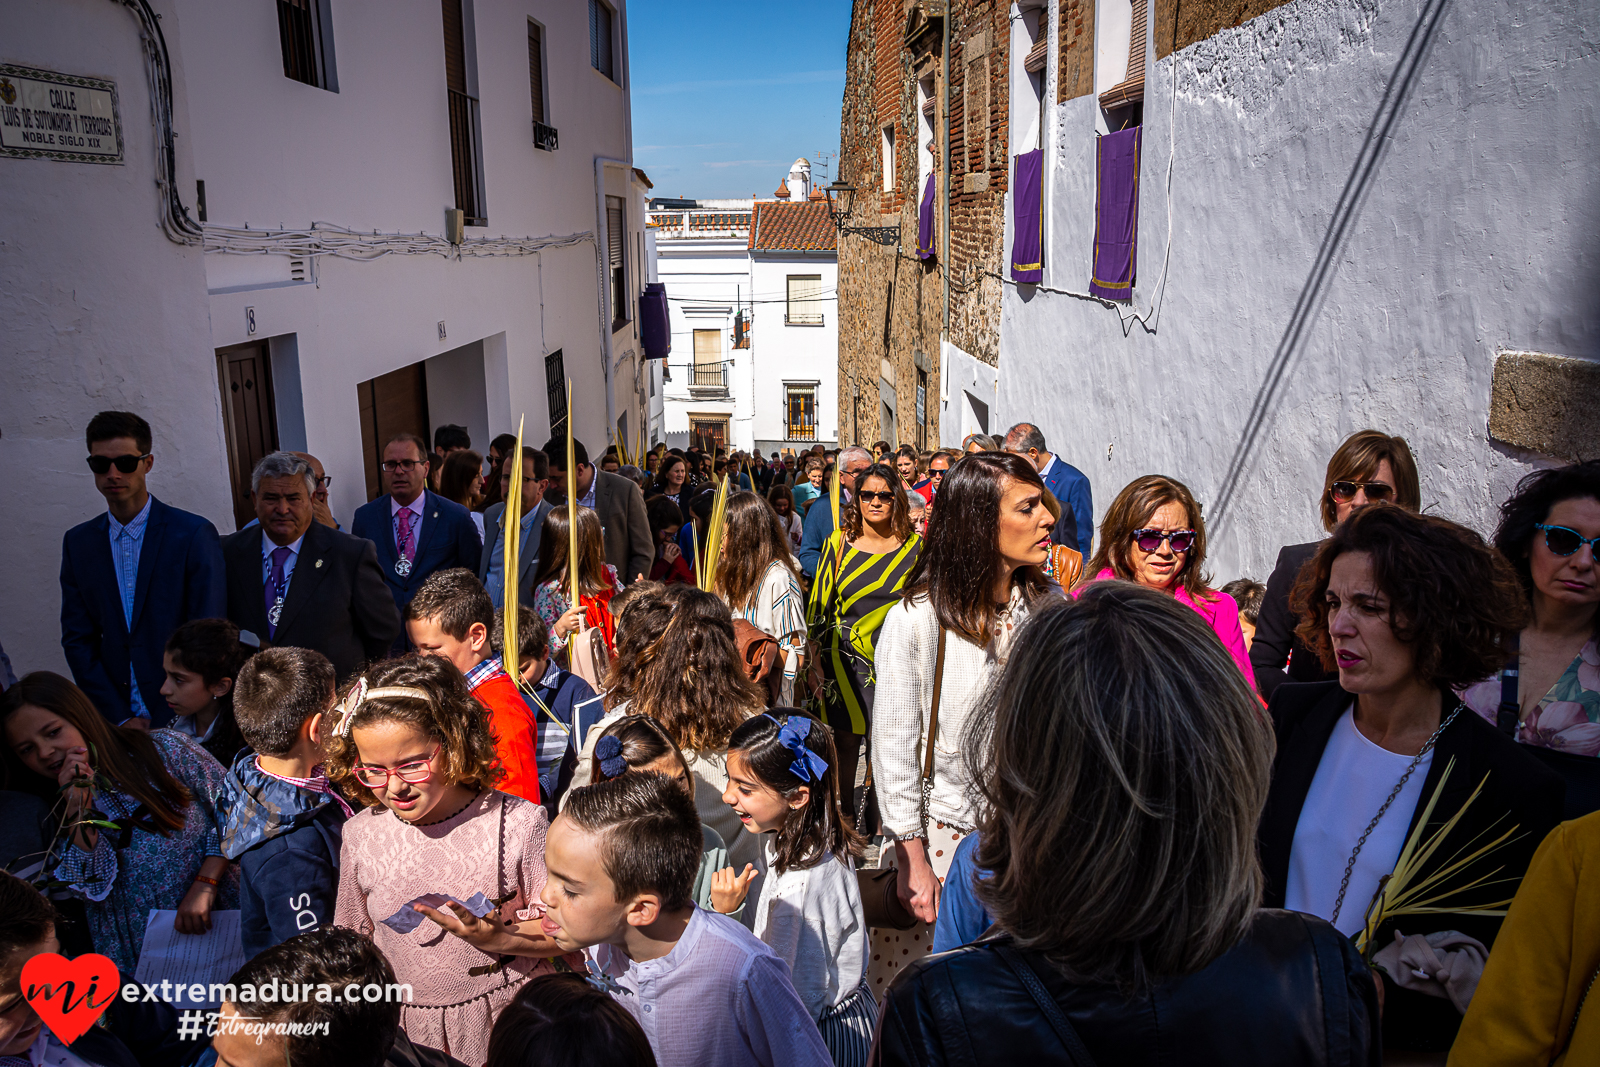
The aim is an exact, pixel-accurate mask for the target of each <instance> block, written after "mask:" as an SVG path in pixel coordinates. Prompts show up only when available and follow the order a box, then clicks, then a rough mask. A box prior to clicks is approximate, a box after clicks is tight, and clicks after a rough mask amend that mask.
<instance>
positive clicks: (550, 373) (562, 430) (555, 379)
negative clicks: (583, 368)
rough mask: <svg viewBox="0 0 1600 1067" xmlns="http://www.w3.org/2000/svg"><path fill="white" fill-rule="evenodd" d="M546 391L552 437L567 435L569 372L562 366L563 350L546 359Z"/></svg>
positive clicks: (558, 350)
mask: <svg viewBox="0 0 1600 1067" xmlns="http://www.w3.org/2000/svg"><path fill="white" fill-rule="evenodd" d="M544 389H545V397H546V403H547V404H548V406H549V409H550V436H551V437H565V436H566V435H567V371H566V368H565V367H563V366H562V360H561V349H559V348H558V349H556V350H555V351H554V352H552V353H550V354H549V355H548V356H545V357H544Z"/></svg>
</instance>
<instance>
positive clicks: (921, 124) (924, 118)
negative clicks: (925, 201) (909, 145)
mask: <svg viewBox="0 0 1600 1067" xmlns="http://www.w3.org/2000/svg"><path fill="white" fill-rule="evenodd" d="M935 106H936V104H935V98H934V93H933V75H931V74H930V75H928V76H927V77H926V78H923V79H921V80H920V81H918V82H917V197H918V203H921V197H922V190H923V189H924V188H926V187H927V184H928V175H930V174H932V173H933V150H934V134H933V131H934V108H935Z"/></svg>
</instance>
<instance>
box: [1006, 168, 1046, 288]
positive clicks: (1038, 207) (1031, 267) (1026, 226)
mask: <svg viewBox="0 0 1600 1067" xmlns="http://www.w3.org/2000/svg"><path fill="white" fill-rule="evenodd" d="M1011 220H1012V226H1011V277H1013V278H1015V279H1016V280H1017V281H1019V282H1023V283H1027V284H1031V285H1037V284H1039V283H1040V282H1041V281H1043V280H1044V150H1043V149H1040V148H1035V149H1034V150H1033V151H1032V152H1024V153H1023V154H1022V155H1020V156H1018V157H1017V184H1016V185H1015V186H1013V187H1012V191H1011Z"/></svg>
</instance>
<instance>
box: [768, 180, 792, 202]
mask: <svg viewBox="0 0 1600 1067" xmlns="http://www.w3.org/2000/svg"><path fill="white" fill-rule="evenodd" d="M772 195H773V196H779V197H782V198H783V199H785V200H787V199H789V184H788V183H787V182H780V183H779V185H778V188H777V191H776V192H774V193H773V194H772Z"/></svg>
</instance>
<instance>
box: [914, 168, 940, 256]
mask: <svg viewBox="0 0 1600 1067" xmlns="http://www.w3.org/2000/svg"><path fill="white" fill-rule="evenodd" d="M935 177H936V176H935V175H932V174H930V175H928V186H927V188H926V189H924V190H923V191H922V208H921V210H919V211H918V212H917V258H918V259H932V258H933V183H934V178H935Z"/></svg>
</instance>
